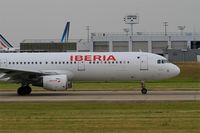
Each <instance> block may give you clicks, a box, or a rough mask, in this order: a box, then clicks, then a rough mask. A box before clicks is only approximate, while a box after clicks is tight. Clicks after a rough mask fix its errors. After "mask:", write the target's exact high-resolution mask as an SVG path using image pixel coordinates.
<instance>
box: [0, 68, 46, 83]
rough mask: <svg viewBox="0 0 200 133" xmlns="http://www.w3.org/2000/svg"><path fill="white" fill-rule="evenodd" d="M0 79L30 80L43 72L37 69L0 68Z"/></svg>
mask: <svg viewBox="0 0 200 133" xmlns="http://www.w3.org/2000/svg"><path fill="white" fill-rule="evenodd" d="M0 73H1V76H0V80H7V81H14V82H21V81H32V80H34V79H35V80H36V79H38V78H39V77H40V76H42V75H43V74H42V73H41V72H39V71H32V70H16V69H7V68H0Z"/></svg>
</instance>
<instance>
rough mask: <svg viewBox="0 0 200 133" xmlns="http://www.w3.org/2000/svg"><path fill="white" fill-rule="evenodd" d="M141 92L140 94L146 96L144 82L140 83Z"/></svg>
mask: <svg viewBox="0 0 200 133" xmlns="http://www.w3.org/2000/svg"><path fill="white" fill-rule="evenodd" d="M141 88H142V89H141V92H142V94H144V95H145V94H147V89H146V87H145V82H144V81H141Z"/></svg>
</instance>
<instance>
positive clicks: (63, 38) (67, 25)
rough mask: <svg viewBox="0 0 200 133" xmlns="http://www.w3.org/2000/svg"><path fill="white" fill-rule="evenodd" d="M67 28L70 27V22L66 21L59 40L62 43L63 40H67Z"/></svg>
mask: <svg viewBox="0 0 200 133" xmlns="http://www.w3.org/2000/svg"><path fill="white" fill-rule="evenodd" d="M69 28H70V22H67V24H66V26H65V30H64V32H63V35H62V38H61V40H60V41H61V42H62V43H64V42H65V41H68V39H69Z"/></svg>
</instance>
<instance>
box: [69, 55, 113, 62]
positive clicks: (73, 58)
mask: <svg viewBox="0 0 200 133" xmlns="http://www.w3.org/2000/svg"><path fill="white" fill-rule="evenodd" d="M70 61H116V57H115V56H114V55H71V56H70Z"/></svg>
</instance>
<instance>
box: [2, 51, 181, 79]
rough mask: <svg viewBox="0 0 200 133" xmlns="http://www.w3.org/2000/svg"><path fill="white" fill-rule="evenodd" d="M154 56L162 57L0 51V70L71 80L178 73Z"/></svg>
mask: <svg viewBox="0 0 200 133" xmlns="http://www.w3.org/2000/svg"><path fill="white" fill-rule="evenodd" d="M94 56H96V57H94ZM109 56H111V57H110V58H109ZM113 57H114V58H113ZM158 60H166V58H164V57H162V56H159V55H156V54H152V53H144V52H98V53H97V52H68V53H1V54H0V72H1V69H10V70H16V71H25V72H26V71H27V72H35V73H42V74H47V75H55V74H66V75H67V77H68V79H69V80H72V81H77V80H78V81H93V80H98V81H102V80H103V81H110V80H161V79H166V78H171V77H174V76H176V75H178V74H179V72H180V69H179V68H178V67H177V66H176V65H174V64H172V63H160V64H159V63H158ZM1 76H3V73H2V74H1V75H0V78H1ZM2 80H4V79H2Z"/></svg>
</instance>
